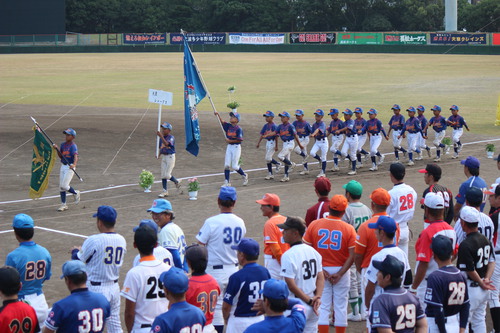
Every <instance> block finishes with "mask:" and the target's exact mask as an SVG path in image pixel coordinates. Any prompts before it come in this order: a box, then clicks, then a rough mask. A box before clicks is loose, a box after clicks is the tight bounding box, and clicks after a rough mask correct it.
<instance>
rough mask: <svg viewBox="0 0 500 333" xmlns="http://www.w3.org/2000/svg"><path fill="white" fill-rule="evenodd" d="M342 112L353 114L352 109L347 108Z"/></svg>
mask: <svg viewBox="0 0 500 333" xmlns="http://www.w3.org/2000/svg"><path fill="white" fill-rule="evenodd" d="M342 113H343V114H349V115H352V111H351V109H345V110H344V111H343V112H342Z"/></svg>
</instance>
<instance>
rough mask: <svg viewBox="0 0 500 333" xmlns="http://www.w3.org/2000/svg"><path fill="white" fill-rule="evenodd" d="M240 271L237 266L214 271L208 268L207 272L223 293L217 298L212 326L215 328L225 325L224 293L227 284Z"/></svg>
mask: <svg viewBox="0 0 500 333" xmlns="http://www.w3.org/2000/svg"><path fill="white" fill-rule="evenodd" d="M237 271H238V267H237V266H235V265H223V268H222V269H213V266H208V267H207V269H206V272H207V273H208V274H210V275H212V276H213V277H214V279H215V280H216V281H217V283H218V284H219V288H220V290H221V293H220V295H219V297H218V298H217V305H216V306H215V311H214V320H213V321H212V324H214V326H222V325H224V318H223V317H222V302H223V300H224V293H225V292H226V287H227V283H228V281H229V277H230V276H231V275H232V274H234V273H236V272H237Z"/></svg>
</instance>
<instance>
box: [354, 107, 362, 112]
mask: <svg viewBox="0 0 500 333" xmlns="http://www.w3.org/2000/svg"><path fill="white" fill-rule="evenodd" d="M354 113H363V109H362V108H355V109H354Z"/></svg>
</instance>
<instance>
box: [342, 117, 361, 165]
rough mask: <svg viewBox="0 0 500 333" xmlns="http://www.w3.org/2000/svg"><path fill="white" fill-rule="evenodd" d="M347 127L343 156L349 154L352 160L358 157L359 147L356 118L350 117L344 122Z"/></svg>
mask: <svg viewBox="0 0 500 333" xmlns="http://www.w3.org/2000/svg"><path fill="white" fill-rule="evenodd" d="M346 127H347V130H346V131H345V136H346V139H345V141H344V145H343V146H342V151H341V153H342V156H343V157H346V156H347V155H349V158H350V159H351V161H354V160H355V159H356V150H357V149H358V134H357V133H356V129H355V127H354V119H349V120H346V121H345V122H344V128H346Z"/></svg>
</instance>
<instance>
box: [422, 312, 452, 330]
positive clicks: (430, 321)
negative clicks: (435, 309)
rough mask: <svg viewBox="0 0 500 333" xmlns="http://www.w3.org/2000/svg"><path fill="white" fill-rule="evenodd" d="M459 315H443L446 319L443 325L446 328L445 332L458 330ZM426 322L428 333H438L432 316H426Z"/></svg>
mask: <svg viewBox="0 0 500 333" xmlns="http://www.w3.org/2000/svg"><path fill="white" fill-rule="evenodd" d="M459 317H460V316H459V315H458V314H456V315H453V316H448V317H444V318H445V320H446V323H445V324H444V327H445V328H446V332H450V333H451V332H460V320H459ZM427 324H428V326H429V331H428V332H429V333H439V328H438V326H437V325H436V320H435V318H434V317H427Z"/></svg>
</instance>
